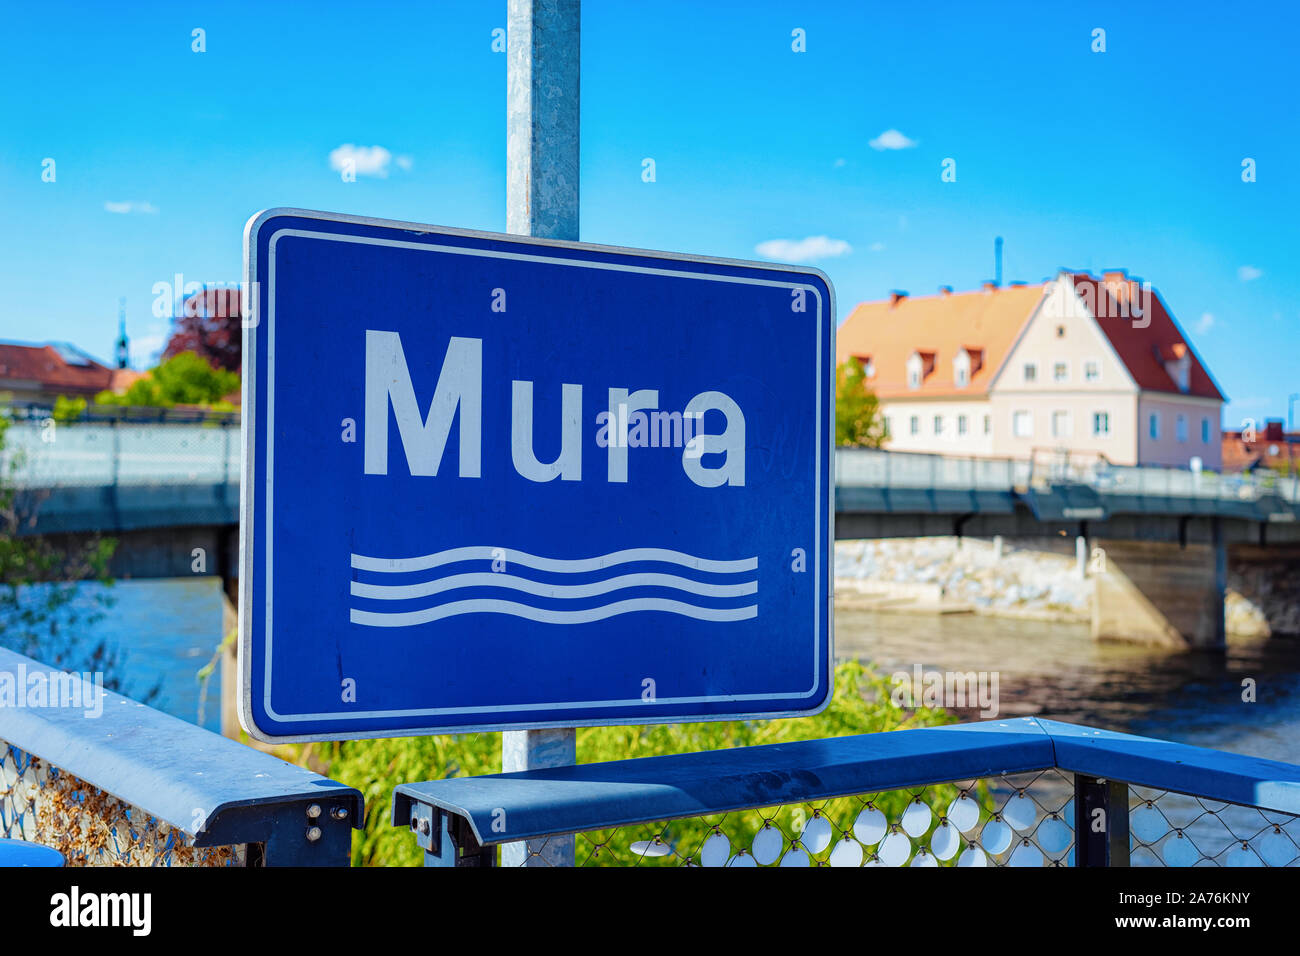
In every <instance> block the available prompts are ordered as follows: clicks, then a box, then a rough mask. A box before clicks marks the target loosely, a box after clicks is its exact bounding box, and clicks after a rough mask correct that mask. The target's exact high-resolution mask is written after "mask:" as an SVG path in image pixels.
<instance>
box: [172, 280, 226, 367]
mask: <svg viewBox="0 0 1300 956" xmlns="http://www.w3.org/2000/svg"><path fill="white" fill-rule="evenodd" d="M243 336H244V331H243V307H242V300H241V298H240V292H239V290H238V289H204V290H202V291H201V292H196V293H194V295H192V296H190V297H189V298H188V299H186V300H185V304H184V306H183V307H182V308H181V314H180V316H179V317H177V319H176V321H175V324H174V325H173V326H172V334H171V338H169V339H168V340H167V347H166V348H165V349H163V354H162V357H163V361H166V360H168V359H171V358H175V357H176V356H178V355H180V354H182V353H184V352H193V353H194V354H195V355H198V356H200V357H202V358H204V359H207V361H208V364H209V365H214V366H216V367H217V368H220V369H225V370H226V371H227V372H235V373H238V372H239V370H240V363H241V362H242V361H243V347H244V338H243Z"/></svg>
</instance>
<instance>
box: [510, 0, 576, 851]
mask: <svg viewBox="0 0 1300 956" xmlns="http://www.w3.org/2000/svg"><path fill="white" fill-rule="evenodd" d="M580 9H581V4H580V3H579V0H508V14H507V17H506V58H507V61H508V62H507V64H506V160H507V165H508V169H507V172H506V229H507V230H508V231H509V232H513V233H516V234H518V235H521V236H540V237H543V238H547V239H571V240H576V239H577V238H578V63H579V56H578V51H579V21H580V19H581V18H580V15H579V13H580ZM576 740H577V738H576V732H575V731H574V729H573V728H572V727H561V728H556V729H552V730H515V731H507V732H506V733H504V734H502V735H501V764H502V769H503V770H505V771H514V770H535V769H538V768H540V767H566V766H570V765H572V764H574V763H576V762H577V748H576ZM505 823H506V830H507V832H509V827H510V823H509V821H508V820H507V821H505ZM501 864H502V865H503V866H573V837H572V836H562V837H550V838H549V839H546V840H539V841H529V842H528V843H527V844H525V843H523V842H520V843H507V844H505V845H504V846H503V847H502V848H501Z"/></svg>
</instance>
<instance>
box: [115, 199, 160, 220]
mask: <svg viewBox="0 0 1300 956" xmlns="http://www.w3.org/2000/svg"><path fill="white" fill-rule="evenodd" d="M104 211H105V212H112V213H117V214H118V215H119V216H129V215H131V214H132V213H141V214H145V215H153V214H155V213H157V212H158V207H157V206H155V205H153V204H152V203H147V202H130V201H127V202H113V201H111V200H110V201H108V202H106V203H104Z"/></svg>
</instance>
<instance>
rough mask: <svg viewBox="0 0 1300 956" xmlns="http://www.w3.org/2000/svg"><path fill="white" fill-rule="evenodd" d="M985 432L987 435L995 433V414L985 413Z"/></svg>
mask: <svg viewBox="0 0 1300 956" xmlns="http://www.w3.org/2000/svg"><path fill="white" fill-rule="evenodd" d="M984 434H986V435H991V434H993V416H992V415H985V416H984Z"/></svg>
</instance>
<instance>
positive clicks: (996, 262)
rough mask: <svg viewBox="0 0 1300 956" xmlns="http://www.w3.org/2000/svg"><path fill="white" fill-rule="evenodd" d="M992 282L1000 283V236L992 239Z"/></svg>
mask: <svg viewBox="0 0 1300 956" xmlns="http://www.w3.org/2000/svg"><path fill="white" fill-rule="evenodd" d="M993 282H994V283H995V284H996V285H1002V237H1001V236H998V237H997V238H996V239H994V240H993Z"/></svg>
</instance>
